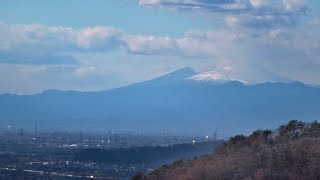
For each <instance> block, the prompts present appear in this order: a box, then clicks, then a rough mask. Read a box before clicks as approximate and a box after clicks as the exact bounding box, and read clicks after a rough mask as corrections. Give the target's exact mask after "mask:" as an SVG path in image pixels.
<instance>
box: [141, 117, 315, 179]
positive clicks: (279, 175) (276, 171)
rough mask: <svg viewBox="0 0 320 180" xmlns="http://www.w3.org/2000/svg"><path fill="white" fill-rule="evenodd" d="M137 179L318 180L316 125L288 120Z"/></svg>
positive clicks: (239, 136)
mask: <svg viewBox="0 0 320 180" xmlns="http://www.w3.org/2000/svg"><path fill="white" fill-rule="evenodd" d="M135 178H137V179H139V178H140V179H151V180H153V179H174V180H177V179H180V180H184V179H186V180H187V179H319V178H320V123H318V122H317V121H315V122H312V123H304V122H301V121H297V120H292V121H290V122H289V123H288V124H286V125H282V126H280V127H279V128H278V129H276V130H274V131H270V130H257V131H255V132H253V133H252V134H251V135H250V136H243V135H237V136H234V137H232V138H230V139H229V140H228V141H226V142H225V143H224V144H222V145H221V146H220V147H218V148H216V149H215V151H214V152H213V153H212V154H211V155H206V156H203V157H200V158H198V159H195V160H191V161H178V162H175V163H173V164H171V165H164V166H162V167H161V168H159V169H157V170H156V171H154V172H152V173H151V174H149V175H148V176H147V177H141V176H137V177H135Z"/></svg>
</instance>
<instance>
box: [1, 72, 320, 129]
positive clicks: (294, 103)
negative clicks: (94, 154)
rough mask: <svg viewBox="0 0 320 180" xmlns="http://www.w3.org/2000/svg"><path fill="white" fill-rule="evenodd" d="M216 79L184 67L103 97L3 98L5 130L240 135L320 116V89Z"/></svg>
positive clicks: (78, 94) (44, 95) (57, 93)
mask: <svg viewBox="0 0 320 180" xmlns="http://www.w3.org/2000/svg"><path fill="white" fill-rule="evenodd" d="M201 77H205V79H206V78H207V80H203V79H202V78H201ZM208 79H209V80H208ZM216 79H218V77H217V75H216V76H213V77H211V78H210V76H209V75H208V74H207V76H204V75H197V74H196V73H195V72H194V71H193V70H192V69H190V68H183V69H179V70H177V71H174V72H172V73H169V74H167V75H164V76H161V77H159V78H156V79H152V80H149V81H145V82H141V83H136V84H132V85H129V86H125V87H121V88H117V89H111V90H106V91H100V92H77V91H59V90H47V91H44V92H43V93H40V94H35V95H12V94H2V95H0V126H2V127H7V126H8V125H12V126H13V127H17V128H18V127H24V128H32V127H33V126H34V124H35V123H36V122H37V124H38V126H39V128H43V129H62V130H66V129H70V130H90V131H96V130H103V131H108V130H126V131H127V130H129V131H135V132H137V131H139V132H149V133H150V132H151V133H156V132H159V133H160V132H161V131H162V130H165V131H166V132H175V133H208V132H213V131H214V130H218V132H221V133H224V134H234V133H239V132H246V131H249V130H251V129H256V128H272V127H276V126H278V125H279V124H282V123H284V122H286V121H287V120H290V119H301V120H306V121H311V120H317V119H319V117H320V110H319V107H320V88H318V87H312V86H308V85H305V84H303V83H300V82H292V83H280V82H277V83H270V82H266V83H261V84H255V85H247V84H243V83H242V82H239V81H223V82H222V81H215V80H216Z"/></svg>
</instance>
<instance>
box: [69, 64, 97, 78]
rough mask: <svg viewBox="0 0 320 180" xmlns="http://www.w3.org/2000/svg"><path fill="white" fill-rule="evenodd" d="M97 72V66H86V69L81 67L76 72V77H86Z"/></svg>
mask: <svg viewBox="0 0 320 180" xmlns="http://www.w3.org/2000/svg"><path fill="white" fill-rule="evenodd" d="M96 71H97V68H96V67H95V66H85V67H79V68H78V69H76V70H75V71H74V73H75V75H76V76H79V77H81V76H84V75H87V74H90V73H94V72H96Z"/></svg>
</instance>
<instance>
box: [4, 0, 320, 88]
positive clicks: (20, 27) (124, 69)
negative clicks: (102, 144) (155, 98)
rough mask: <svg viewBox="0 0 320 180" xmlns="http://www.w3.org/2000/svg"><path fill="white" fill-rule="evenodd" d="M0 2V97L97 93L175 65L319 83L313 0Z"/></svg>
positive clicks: (319, 11)
mask: <svg viewBox="0 0 320 180" xmlns="http://www.w3.org/2000/svg"><path fill="white" fill-rule="evenodd" d="M0 4H1V5H0V74H1V76H0V93H18V94H32V93H38V92H42V91H44V90H47V89H61V90H79V91H99V90H105V89H111V88H116V87H120V86H124V85H128V84H132V83H135V82H140V81H145V80H148V79H152V78H155V77H159V76H161V75H163V74H166V73H168V72H171V71H174V70H176V69H180V68H183V67H190V68H192V69H194V70H195V71H197V72H199V73H202V72H206V74H204V75H205V76H210V75H213V76H212V77H214V78H216V79H236V80H240V81H242V82H248V83H259V82H265V81H301V82H303V83H306V84H312V85H320V78H319V77H320V58H319V57H320V2H319V1H317V0H269V1H267V0H215V1H208V0H112V1H104V0H94V1H89V0H77V1H76V0H69V1H63V0H55V1H40V0H30V1H21V0H3V1H1V3H0ZM202 75H203V74H202ZM199 77H201V76H199Z"/></svg>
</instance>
